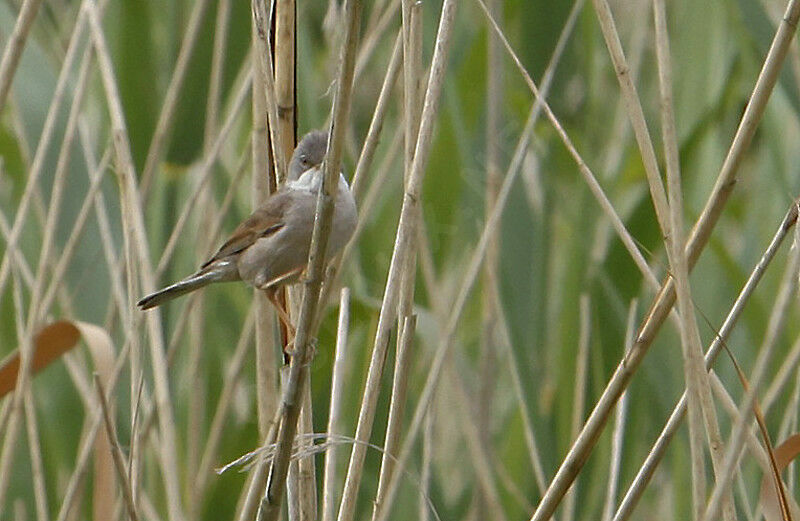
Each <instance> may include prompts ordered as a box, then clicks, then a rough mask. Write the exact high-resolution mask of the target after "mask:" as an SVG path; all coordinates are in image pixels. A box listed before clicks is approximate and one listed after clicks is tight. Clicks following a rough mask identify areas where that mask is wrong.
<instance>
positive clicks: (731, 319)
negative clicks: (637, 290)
mask: <svg viewBox="0 0 800 521" xmlns="http://www.w3.org/2000/svg"><path fill="white" fill-rule="evenodd" d="M796 221H797V205H796V204H794V203H793V204H792V206H791V207H790V208H789V210H788V212H787V213H786V216H785V217H784V218H783V221H782V222H781V224H780V226H779V227H778V230H777V231H776V232H775V236H774V237H773V238H772V241H771V242H770V244H769V246H768V247H767V249H766V251H765V252H764V254H763V255H762V256H761V259H760V260H759V262H758V264H757V265H756V266H755V267H754V268H753V270H752V272H751V273H750V277H749V278H748V279H747V282H746V283H745V285H744V287H743V288H742V290H741V291H740V292H739V296H738V297H737V298H736V301H735V302H734V304H733V306H732V307H731V309H730V311H729V312H728V316H727V317H726V318H725V321H724V322H723V323H722V326H721V327H720V329H719V332H718V333H717V336H716V338H715V339H714V341H713V342H712V343H711V345H710V346H709V348H708V350H707V352H706V355H705V359H706V367H711V365H712V364H713V363H714V360H715V359H716V357H717V355H718V354H719V351H720V349H722V345H723V344H724V343H725V342H726V341H727V339H728V337H729V336H730V334H731V332H732V331H733V327H734V326H735V324H736V322H737V321H738V319H739V317H740V315H741V313H742V311H743V310H744V307H745V304H746V303H747V301H748V300H749V298H750V297H751V296H752V294H753V292H754V291H755V289H756V287H757V286H758V284H759V282H760V281H761V277H762V276H763V275H764V273H765V272H766V269H767V267H768V266H769V264H770V263H771V262H772V259H773V258H774V257H775V254H776V253H777V251H778V248H779V247H780V245H781V244H782V243H783V240H784V239H785V238H786V236H787V234H788V232H789V230H790V229H791V228H792V226H794V225H795V223H796ZM634 345H635V344H634ZM799 345H800V344H799ZM626 356H627V357H629V356H630V355H626ZM686 407H687V404H686V392H684V393H683V396H681V399H680V400H679V402H678V403H677V404H676V405H675V408H674V409H673V410H672V414H671V415H670V417H669V420H668V421H667V423H666V425H665V426H664V428H663V429H662V430H661V434H659V436H658V439H657V440H656V443H655V444H654V445H653V447H652V448H651V449H650V453H649V454H648V455H647V458H646V459H645V462H644V463H643V464H642V466H641V467H640V469H639V472H638V473H637V474H636V477H635V478H634V480H633V482H632V483H631V485H630V486H629V487H628V490H627V492H626V493H625V497H624V498H623V499H622V502H621V503H620V506H619V508H618V509H617V512H616V514H614V521H623V520H626V519H628V518H629V517H630V515H631V514H632V513H633V509H634V508H635V507H636V504H637V503H638V501H639V499H641V495H642V493H643V492H644V489H645V487H646V486H647V484H648V483H649V481H650V479H651V478H652V477H653V474H654V472H655V470H656V468H657V466H658V464H659V463H660V462H661V458H662V457H663V456H664V452H665V451H666V448H667V446H668V445H669V442H670V441H671V440H672V437H673V436H674V435H675V432H676V431H677V430H678V427H680V424H681V422H682V421H683V417H684V415H685V414H686Z"/></svg>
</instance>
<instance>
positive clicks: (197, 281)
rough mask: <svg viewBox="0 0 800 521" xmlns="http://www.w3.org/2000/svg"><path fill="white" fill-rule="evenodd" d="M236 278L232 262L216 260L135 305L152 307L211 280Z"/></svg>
mask: <svg viewBox="0 0 800 521" xmlns="http://www.w3.org/2000/svg"><path fill="white" fill-rule="evenodd" d="M238 278H239V274H238V271H237V270H236V266H235V265H234V263H232V262H229V261H228V262H226V261H218V262H215V263H213V264H212V265H210V266H208V267H207V268H205V269H202V270H200V271H198V272H197V273H195V274H193V275H190V276H188V277H186V278H185V279H183V280H180V281H178V282H176V283H175V284H172V285H170V286H167V287H166V288H164V289H161V290H159V291H156V292H155V293H152V294H150V295H147V296H146V297H144V298H143V299H142V300H140V301H139V302H137V303H136V305H137V306H139V307H140V308H142V309H143V310H144V309H150V308H154V307H156V306H160V305H161V304H163V303H164V302H167V301H169V300H172V299H174V298H178V297H180V296H181V295H185V294H186V293H190V292H192V291H194V290H196V289H200V288H202V287H203V286H208V285H209V284H211V283H212V282H224V281H231V280H238Z"/></svg>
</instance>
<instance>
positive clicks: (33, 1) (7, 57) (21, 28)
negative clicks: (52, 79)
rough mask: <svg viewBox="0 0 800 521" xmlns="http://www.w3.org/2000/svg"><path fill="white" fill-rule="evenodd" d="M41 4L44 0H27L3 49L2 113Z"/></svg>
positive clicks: (0, 66) (0, 64)
mask: <svg viewBox="0 0 800 521" xmlns="http://www.w3.org/2000/svg"><path fill="white" fill-rule="evenodd" d="M40 5H42V0H25V3H23V4H22V8H21V9H20V10H19V16H18V17H17V22H16V23H15V24H14V29H13V30H12V31H11V35H10V36H9V37H8V41H7V42H6V47H5V49H3V57H2V59H0V114H2V112H3V108H5V106H6V100H7V99H8V95H9V93H10V92H11V83H12V82H13V81H14V75H15V74H16V72H17V66H18V65H19V60H20V58H22V51H23V49H25V43H26V42H27V41H28V33H30V31H31V27H32V26H33V21H34V20H35V19H36V13H38V12H39V6H40Z"/></svg>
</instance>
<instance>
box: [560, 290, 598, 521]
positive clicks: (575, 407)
mask: <svg viewBox="0 0 800 521" xmlns="http://www.w3.org/2000/svg"><path fill="white" fill-rule="evenodd" d="M590 304H591V302H590V300H589V295H587V294H586V293H584V294H582V295H581V297H580V302H579V303H578V308H579V315H580V333H579V335H578V353H577V358H576V360H575V389H574V391H573V394H572V397H573V398H572V425H571V426H570V439H574V438H575V436H577V435H578V431H579V430H580V428H581V424H582V423H583V416H584V410H585V407H586V385H587V383H586V381H587V374H586V373H587V372H588V371H587V368H588V365H589V342H590V341H591V336H590V335H591V330H592V313H591V307H590ZM577 495H578V486H577V484H576V485H575V486H573V487H572V488H571V489H570V491H569V493H567V497H566V498H565V499H564V514H563V517H562V519H564V520H565V521H572V520H573V519H574V518H575V500H576V497H577Z"/></svg>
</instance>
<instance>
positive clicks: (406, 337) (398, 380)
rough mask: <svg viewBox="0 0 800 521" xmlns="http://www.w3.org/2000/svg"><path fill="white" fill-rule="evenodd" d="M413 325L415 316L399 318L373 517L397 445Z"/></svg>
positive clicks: (380, 501) (381, 498)
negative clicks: (400, 321) (400, 319)
mask: <svg viewBox="0 0 800 521" xmlns="http://www.w3.org/2000/svg"><path fill="white" fill-rule="evenodd" d="M416 328H417V316H416V315H409V316H406V317H405V318H404V319H403V324H402V327H401V328H399V331H400V335H398V337H399V338H398V346H397V354H396V355H395V356H396V358H395V364H394V378H393V379H392V394H391V397H392V398H391V402H390V403H389V418H388V420H387V422H386V437H385V438H384V442H383V455H382V458H381V471H380V476H379V478H378V491H377V492H376V493H375V501H374V502H373V509H372V518H373V519H375V516H376V515H377V513H378V511H379V510H380V508H381V504H382V503H383V498H384V496H385V495H386V489H387V487H388V486H389V479H390V478H391V476H392V470H393V468H394V457H395V454H397V449H398V448H399V445H400V429H401V428H402V426H403V413H404V412H405V406H406V394H407V391H408V371H409V369H410V368H411V352H412V349H413V347H414V335H415V334H416Z"/></svg>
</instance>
